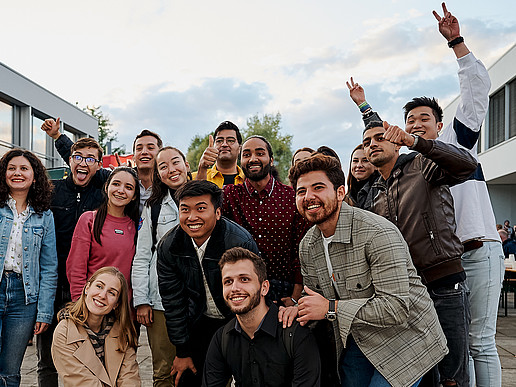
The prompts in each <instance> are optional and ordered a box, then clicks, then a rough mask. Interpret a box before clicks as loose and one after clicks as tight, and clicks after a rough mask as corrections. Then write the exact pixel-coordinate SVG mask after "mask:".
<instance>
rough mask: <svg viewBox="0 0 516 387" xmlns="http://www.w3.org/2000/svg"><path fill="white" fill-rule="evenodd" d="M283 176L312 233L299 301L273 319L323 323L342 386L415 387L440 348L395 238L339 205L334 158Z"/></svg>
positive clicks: (426, 300)
mask: <svg viewBox="0 0 516 387" xmlns="http://www.w3.org/2000/svg"><path fill="white" fill-rule="evenodd" d="M289 177H290V181H291V182H292V185H293V187H294V189H295V190H296V205H297V208H298V210H299V212H300V213H301V215H303V216H304V217H305V218H306V219H307V220H308V221H310V222H313V223H315V226H314V227H312V228H311V229H310V230H309V231H308V233H307V234H306V236H305V237H304V238H303V240H302V242H301V244H300V248H299V255H300V260H301V271H302V274H303V282H304V285H305V287H304V290H305V293H306V295H305V296H304V297H302V298H301V299H300V300H299V306H298V307H291V308H288V309H282V312H280V320H283V321H284V325H285V326H286V325H287V324H288V323H289V320H292V319H293V316H294V315H295V314H296V313H297V315H298V316H299V317H298V321H299V322H300V323H301V324H302V325H304V324H306V323H308V322H309V321H314V320H323V319H327V320H329V321H330V323H331V325H332V327H333V333H334V337H335V347H336V354H337V358H336V360H337V363H338V369H339V374H340V378H341V383H342V386H368V385H370V383H373V384H375V383H379V382H385V381H387V382H388V383H389V384H390V385H393V386H413V385H417V384H418V383H419V381H420V379H421V377H422V376H423V375H424V374H425V373H426V372H427V371H428V370H430V369H431V368H432V367H434V366H435V365H436V364H437V363H438V362H439V361H440V360H441V359H442V358H443V357H444V356H445V355H446V354H447V353H448V349H447V347H446V339H445V336H444V333H443V331H442V329H441V327H440V325H439V321H438V319H437V314H436V312H435V309H434V307H433V303H432V301H431V299H430V297H429V296H428V292H427V290H426V288H425V286H424V285H423V284H422V283H421V279H420V277H419V276H418V275H417V273H416V270H415V268H414V265H413V263H412V259H411V257H410V253H409V250H408V247H407V244H406V243H405V241H404V239H403V236H402V235H401V233H400V232H399V230H398V229H397V228H396V227H395V226H394V225H393V224H392V223H391V222H389V221H388V220H386V219H384V218H382V217H380V216H377V215H375V214H372V213H370V212H367V211H364V210H361V209H358V208H354V207H350V206H348V205H347V204H346V203H344V202H343V201H342V200H343V199H344V195H345V188H344V184H345V179H344V173H343V172H342V169H341V167H340V164H339V163H338V161H337V160H336V159H334V158H332V157H328V156H323V155H315V156H312V157H310V158H309V159H306V160H303V161H301V162H299V163H297V164H296V165H295V166H294V167H293V168H292V170H291V172H290V176H289ZM375 385H376V384H375Z"/></svg>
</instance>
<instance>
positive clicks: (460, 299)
mask: <svg viewBox="0 0 516 387" xmlns="http://www.w3.org/2000/svg"><path fill="white" fill-rule="evenodd" d="M428 293H429V294H430V298H431V299H432V301H433V302H434V307H435V310H436V312H437V317H438V318H439V323H440V324H441V327H442V329H443V332H444V335H445V336H446V341H447V342H448V349H449V351H450V352H449V353H448V354H447V355H446V356H445V357H444V358H443V359H442V360H441V361H440V362H439V364H438V368H439V375H440V381H441V383H442V382H443V381H445V380H454V381H455V382H456V383H457V386H459V387H466V386H469V369H468V368H469V367H468V362H469V349H468V348H469V339H468V332H469V322H470V310H469V299H468V296H469V290H468V287H467V286H466V284H465V283H464V282H459V283H457V284H456V286H453V285H452V286H444V287H440V288H434V289H428Z"/></svg>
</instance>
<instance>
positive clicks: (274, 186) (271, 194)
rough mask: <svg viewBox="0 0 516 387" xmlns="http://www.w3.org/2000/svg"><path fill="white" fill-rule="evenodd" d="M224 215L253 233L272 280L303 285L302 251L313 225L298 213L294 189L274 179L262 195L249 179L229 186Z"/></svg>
mask: <svg viewBox="0 0 516 387" xmlns="http://www.w3.org/2000/svg"><path fill="white" fill-rule="evenodd" d="M222 213H223V215H224V216H226V217H227V218H229V219H232V220H234V221H235V222H236V223H238V224H240V225H241V226H242V227H244V228H245V229H246V230H247V231H249V232H250V233H251V235H252V236H253V238H254V240H255V241H256V244H257V245H258V249H259V250H260V252H261V254H262V258H263V259H264V261H265V263H266V264H267V275H268V277H269V278H270V279H277V280H282V281H288V282H291V283H296V284H302V283H303V278H302V277H301V267H300V264H299V253H298V248H299V242H301V239H303V236H304V235H305V233H306V231H307V230H308V229H309V228H310V223H308V222H307V221H306V220H305V219H304V218H303V217H302V216H301V215H300V214H299V213H298V212H297V208H296V201H295V192H294V189H293V188H292V187H289V186H287V185H285V184H282V183H280V182H279V181H277V180H276V179H274V178H273V177H272V176H271V178H270V180H269V182H268V183H267V185H266V186H265V188H264V189H263V190H262V191H260V192H257V191H256V190H255V189H254V188H253V186H252V185H251V183H250V182H249V179H247V178H246V179H245V181H244V184H238V185H233V184H230V185H227V186H226V187H225V188H224V203H223V205H222Z"/></svg>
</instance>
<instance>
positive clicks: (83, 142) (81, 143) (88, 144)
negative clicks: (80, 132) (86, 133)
mask: <svg viewBox="0 0 516 387" xmlns="http://www.w3.org/2000/svg"><path fill="white" fill-rule="evenodd" d="M83 148H94V149H96V150H97V151H98V152H99V159H98V160H99V161H102V155H103V153H104V149H102V147H101V146H100V144H99V143H98V142H97V140H95V139H94V138H89V137H83V138H80V139H78V140H77V141H75V142H74V143H73V145H72V147H71V149H70V152H71V154H72V155H73V154H74V152H75V151H76V150H78V149H83Z"/></svg>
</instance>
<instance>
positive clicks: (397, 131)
mask: <svg viewBox="0 0 516 387" xmlns="http://www.w3.org/2000/svg"><path fill="white" fill-rule="evenodd" d="M383 128H384V129H385V133H384V134H383V138H384V139H386V140H387V141H389V142H392V143H393V144H396V145H400V146H401V145H405V146H408V147H410V146H412V145H414V141H415V140H414V137H412V136H411V135H410V134H408V133H407V132H405V131H404V130H403V129H401V128H400V127H399V126H396V125H389V123H388V122H387V121H383Z"/></svg>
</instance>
